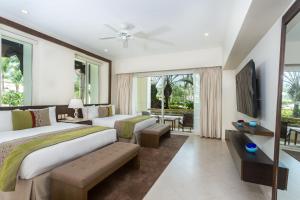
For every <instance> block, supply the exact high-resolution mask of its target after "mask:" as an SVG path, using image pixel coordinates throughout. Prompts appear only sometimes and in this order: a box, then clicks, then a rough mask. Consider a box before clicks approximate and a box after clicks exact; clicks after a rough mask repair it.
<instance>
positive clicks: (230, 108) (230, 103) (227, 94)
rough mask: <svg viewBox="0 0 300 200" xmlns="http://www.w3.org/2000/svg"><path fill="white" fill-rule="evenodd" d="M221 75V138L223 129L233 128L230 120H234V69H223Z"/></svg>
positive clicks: (223, 135)
mask: <svg viewBox="0 0 300 200" xmlns="http://www.w3.org/2000/svg"><path fill="white" fill-rule="evenodd" d="M222 75H223V77H222V139H223V140H224V139H225V130H235V128H234V127H233V125H232V122H233V121H235V120H236V112H235V110H236V97H235V96H236V88H235V70H223V74H222Z"/></svg>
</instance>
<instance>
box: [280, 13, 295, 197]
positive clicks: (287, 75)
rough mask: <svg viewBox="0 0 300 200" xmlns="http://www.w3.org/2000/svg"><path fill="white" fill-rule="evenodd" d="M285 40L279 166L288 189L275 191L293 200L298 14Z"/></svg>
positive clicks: (289, 24)
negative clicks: (284, 172)
mask: <svg viewBox="0 0 300 200" xmlns="http://www.w3.org/2000/svg"><path fill="white" fill-rule="evenodd" d="M285 37H286V38H285V41H286V43H285V55H284V69H283V75H282V79H283V80H282V81H283V82H282V94H281V95H282V103H281V132H280V142H279V148H280V150H279V163H280V164H282V165H284V166H286V167H287V168H288V169H289V178H288V184H287V185H288V187H287V189H286V190H278V191H277V195H278V198H277V199H280V200H285V199H289V200H296V199H299V195H300V190H299V185H300V13H298V14H297V15H296V16H295V17H294V18H293V19H292V20H291V21H290V22H289V23H288V24H287V26H286V35H285Z"/></svg>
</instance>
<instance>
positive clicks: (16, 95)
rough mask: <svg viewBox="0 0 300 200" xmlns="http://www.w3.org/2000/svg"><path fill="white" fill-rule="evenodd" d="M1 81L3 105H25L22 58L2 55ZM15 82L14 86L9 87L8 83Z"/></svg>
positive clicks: (1, 101) (0, 89)
mask: <svg viewBox="0 0 300 200" xmlns="http://www.w3.org/2000/svg"><path fill="white" fill-rule="evenodd" d="M0 63H1V69H0V70H1V83H0V86H1V88H0V91H1V96H0V103H1V105H8V106H20V105H23V102H24V95H23V92H21V91H20V88H21V86H22V87H23V74H22V72H21V69H20V60H19V58H18V57H17V56H16V55H14V56H11V57H1V60H0ZM8 83H10V84H13V85H14V88H7V84H8Z"/></svg>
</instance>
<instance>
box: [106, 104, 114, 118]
mask: <svg viewBox="0 0 300 200" xmlns="http://www.w3.org/2000/svg"><path fill="white" fill-rule="evenodd" d="M107 110H108V116H109V117H111V116H113V110H112V106H111V105H110V106H107Z"/></svg>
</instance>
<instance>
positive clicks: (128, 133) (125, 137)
mask: <svg viewBox="0 0 300 200" xmlns="http://www.w3.org/2000/svg"><path fill="white" fill-rule="evenodd" d="M92 122H93V125H97V126H105V127H110V128H115V129H116V130H117V135H118V138H119V140H120V141H126V142H132V143H138V144H140V133H141V131H142V130H143V129H145V128H147V127H149V126H152V125H154V124H155V123H156V118H153V117H150V116H143V115H119V114H117V115H113V116H109V117H102V118H95V119H93V120H92Z"/></svg>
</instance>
